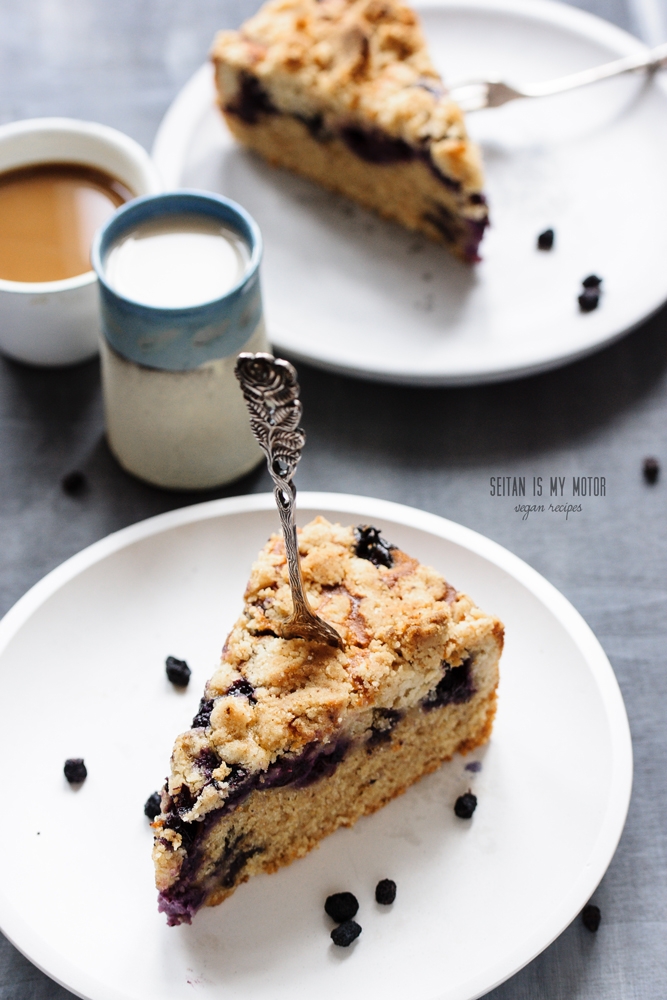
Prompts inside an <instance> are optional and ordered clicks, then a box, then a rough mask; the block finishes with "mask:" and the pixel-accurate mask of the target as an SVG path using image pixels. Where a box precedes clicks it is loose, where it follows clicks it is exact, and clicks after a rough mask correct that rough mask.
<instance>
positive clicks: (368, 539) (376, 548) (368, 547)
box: [354, 524, 396, 568]
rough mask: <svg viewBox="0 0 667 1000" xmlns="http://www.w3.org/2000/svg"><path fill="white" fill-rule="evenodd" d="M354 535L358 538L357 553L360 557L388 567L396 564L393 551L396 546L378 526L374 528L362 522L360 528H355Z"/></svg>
mask: <svg viewBox="0 0 667 1000" xmlns="http://www.w3.org/2000/svg"><path fill="white" fill-rule="evenodd" d="M354 537H355V539H356V545H355V546H354V551H355V555H357V556H359V558H360V559H368V560H369V562H372V563H373V565H374V566H387V568H388V567H390V566H393V565H394V557H393V556H392V554H391V553H392V549H395V548H396V546H395V545H390V544H389V542H387V541H385V540H384V538H382V537H381V535H380V532H379V530H378V528H373V527H372V526H371V525H370V524H360V525H359V527H358V528H355V529H354Z"/></svg>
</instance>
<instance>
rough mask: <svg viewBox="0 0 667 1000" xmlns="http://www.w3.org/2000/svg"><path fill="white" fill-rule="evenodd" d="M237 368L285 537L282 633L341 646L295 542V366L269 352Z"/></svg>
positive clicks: (300, 434)
mask: <svg viewBox="0 0 667 1000" xmlns="http://www.w3.org/2000/svg"><path fill="white" fill-rule="evenodd" d="M235 374H236V377H237V379H238V380H239V382H240V384H241V390H242V392H243V396H244V398H245V401H246V405H247V407H248V411H249V413H250V426H251V427H252V432H253V434H254V435H255V437H256V438H257V441H258V442H259V445H260V447H261V449H262V451H263V452H264V454H265V455H266V463H267V465H268V468H269V472H270V474H271V478H272V479H273V483H274V490H273V495H274V497H275V498H276V504H277V506H278V513H279V514H280V522H281V524H282V529H283V538H284V539H285V553H286V555H287V569H288V572H289V583H290V590H291V591H292V603H293V605H294V607H293V611H292V615H291V617H290V618H289V619H288V620H287V621H286V622H285V623H284V624H283V626H282V628H281V632H282V638H283V639H310V640H311V641H312V642H322V643H326V644H327V645H329V646H337V647H338V648H339V649H343V648H344V647H343V640H342V639H341V637H340V635H339V634H338V632H337V631H336V629H335V628H333V627H332V626H331V625H329V624H328V623H327V622H325V621H323V620H322V619H321V618H320V617H319V616H318V615H316V614H315V613H314V611H313V610H312V608H311V607H310V605H309V604H308V599H307V597H306V595H305V593H304V590H303V577H302V575H301V563H300V561H299V546H298V542H297V536H296V524H295V522H294V508H295V504H296V487H295V486H294V484H293V483H292V477H293V475H294V473H295V471H296V467H297V464H298V462H299V459H300V458H301V450H302V448H303V446H304V444H305V443H306V435H305V432H304V430H303V428H301V427H299V422H300V420H301V413H302V410H301V401H300V399H299V383H298V381H297V377H296V371H295V370H294V368H293V367H292V365H291V364H290V363H289V362H288V361H283V360H282V359H281V358H274V357H273V356H272V355H271V354H245V353H244V354H239V357H238V360H237V362H236V368H235Z"/></svg>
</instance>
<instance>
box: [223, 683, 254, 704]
mask: <svg viewBox="0 0 667 1000" xmlns="http://www.w3.org/2000/svg"><path fill="white" fill-rule="evenodd" d="M226 693H227V694H235V695H242V696H244V697H246V698H247V699H248V701H251V702H253V704H254V703H255V702H256V701H257V699H256V698H255V689H254V687H253V686H252V684H251V683H250V681H247V680H245V678H243V677H242V678H241V679H240V680H238V681H234V683H233V684H230V686H229V687H228V688H227V691H226Z"/></svg>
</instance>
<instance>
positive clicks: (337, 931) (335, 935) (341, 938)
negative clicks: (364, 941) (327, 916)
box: [331, 920, 361, 948]
mask: <svg viewBox="0 0 667 1000" xmlns="http://www.w3.org/2000/svg"><path fill="white" fill-rule="evenodd" d="M360 934H361V927H360V926H359V924H358V923H357V922H356V920H346V921H345V923H344V924H341V925H340V927H334V929H333V930H332V932H331V940H332V941H333V943H334V944H336V945H338V947H339V948H349V947H350V945H351V944H352V942H353V941H356V940H357V938H358V937H359V935H360Z"/></svg>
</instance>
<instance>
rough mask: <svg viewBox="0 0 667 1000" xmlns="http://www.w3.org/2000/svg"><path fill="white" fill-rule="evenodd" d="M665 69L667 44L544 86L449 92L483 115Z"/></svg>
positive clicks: (476, 84)
mask: <svg viewBox="0 0 667 1000" xmlns="http://www.w3.org/2000/svg"><path fill="white" fill-rule="evenodd" d="M665 65H667V42H665V43H664V44H663V45H658V47H657V48H655V49H651V51H650V52H647V53H644V54H643V55H637V56H625V57H624V58H623V59H615V60H614V61H613V62H608V63H603V64H602V66H595V67H593V69H584V70H581V72H579V73H570V74H569V75H568V76H561V77H558V79H557V80H546V81H545V82H544V83H527V84H522V85H521V86H514V85H510V84H509V83H503V82H502V81H501V80H471V81H470V82H469V83H460V84H454V85H453V86H451V87H448V88H447V89H448V93H449V96H450V97H451V99H452V100H453V101H456V103H457V104H458V105H459V107H460V108H461V109H462V110H463V111H481V110H482V109H483V108H498V107H500V106H501V104H507V103H508V102H509V101H516V100H518V99H519V98H521V97H551V95H552V94H563V93H565V91H566V90H574V89H575V88H577V87H587V86H588V85H589V84H591V83H597V82H598V81H599V80H608V79H609V78H610V77H612V76H620V75H621V74H622V73H634V72H635V71H636V70H640V69H646V70H649V71H650V72H655V71H656V70H658V69H660V67H661V66H665Z"/></svg>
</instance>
